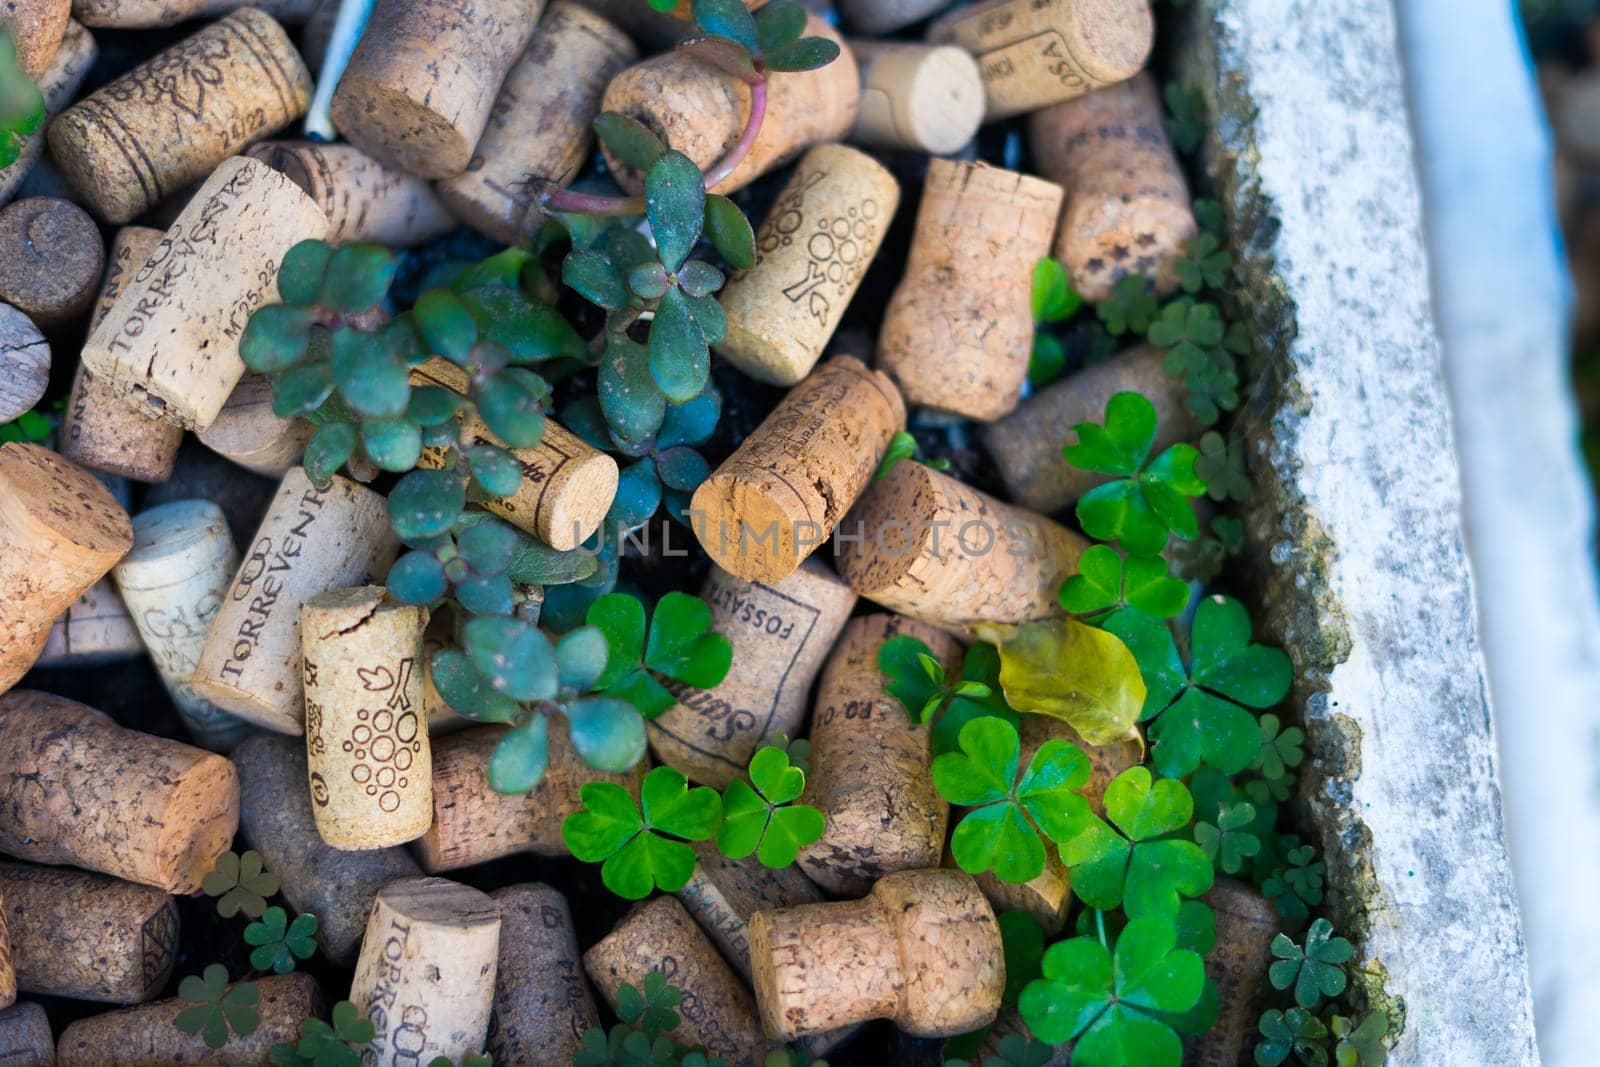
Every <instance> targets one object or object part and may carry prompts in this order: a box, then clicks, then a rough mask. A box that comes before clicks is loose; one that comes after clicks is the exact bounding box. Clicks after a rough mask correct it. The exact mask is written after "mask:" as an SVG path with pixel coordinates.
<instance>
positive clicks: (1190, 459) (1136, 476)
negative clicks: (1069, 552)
mask: <svg viewBox="0 0 1600 1067" xmlns="http://www.w3.org/2000/svg"><path fill="white" fill-rule="evenodd" d="M1073 430H1074V431H1076V433H1077V435H1078V441H1077V443H1076V444H1071V445H1067V446H1066V447H1065V448H1064V449H1062V454H1063V455H1065V456H1066V459H1067V462H1068V463H1071V464H1072V465H1073V466H1074V467H1077V468H1078V469H1080V470H1084V471H1091V472H1094V473H1097V474H1110V475H1115V476H1116V477H1114V478H1113V479H1112V480H1111V481H1109V482H1106V483H1105V484H1103V485H1098V486H1096V487H1095V488H1093V489H1091V490H1089V492H1087V493H1085V494H1084V495H1083V496H1082V497H1080V498H1079V499H1078V504H1077V509H1076V514H1077V516H1078V523H1079V525H1081V526H1082V527H1083V530H1084V532H1085V533H1087V534H1088V535H1089V536H1090V537H1093V538H1095V539H1097V540H1100V541H1117V542H1120V543H1121V545H1122V547H1123V548H1124V549H1126V550H1127V551H1128V552H1129V553H1130V554H1133V555H1143V556H1152V555H1155V554H1156V553H1158V552H1160V551H1161V549H1162V548H1164V547H1165V546H1166V543H1167V535H1168V532H1169V531H1170V532H1171V533H1173V534H1176V535H1177V536H1178V537H1179V538H1181V539H1183V540H1186V541H1192V540H1194V539H1195V538H1196V537H1198V536H1200V523H1199V520H1198V519H1197V518H1196V517H1195V514H1194V508H1193V506H1192V505H1191V504H1190V503H1189V501H1190V499H1191V498H1193V497H1197V496H1199V495H1200V494H1202V493H1204V492H1205V491H1206V486H1205V483H1204V482H1203V481H1201V480H1200V479H1199V477H1198V476H1197V475H1196V474H1195V471H1194V464H1195V459H1196V458H1197V456H1198V455H1199V453H1198V452H1196V451H1195V448H1194V446H1193V445H1186V444H1176V445H1173V446H1171V447H1170V448H1168V449H1166V450H1165V451H1164V452H1162V453H1161V454H1160V455H1157V456H1155V457H1154V458H1151V456H1150V450H1151V448H1152V446H1153V445H1154V444H1155V437H1156V409H1155V405H1154V404H1152V403H1150V401H1149V400H1147V399H1145V398H1144V397H1143V396H1141V395H1140V394H1138V393H1129V392H1123V393H1117V394H1116V395H1115V396H1113V397H1112V398H1111V399H1110V400H1109V401H1107V403H1106V417H1105V424H1104V425H1101V424H1099V423H1093V422H1080V423H1078V424H1077V425H1076V426H1074V427H1073Z"/></svg>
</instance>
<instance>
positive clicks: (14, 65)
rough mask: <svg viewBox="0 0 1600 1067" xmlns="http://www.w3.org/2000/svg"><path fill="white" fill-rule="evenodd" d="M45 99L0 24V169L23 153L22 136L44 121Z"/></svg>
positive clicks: (8, 30)
mask: <svg viewBox="0 0 1600 1067" xmlns="http://www.w3.org/2000/svg"><path fill="white" fill-rule="evenodd" d="M44 118H45V100H44V94H43V93H41V92H40V91H39V87H38V86H37V85H35V84H34V83H33V82H32V80H30V79H29V78H28V77H27V76H26V75H25V74H23V73H22V67H21V65H20V64H19V63H18V62H17V50H16V42H15V41H14V40H13V39H12V37H11V29H10V28H9V27H8V26H0V170H3V169H5V168H6V167H9V166H10V165H11V164H13V163H15V162H16V161H17V159H18V157H19V156H21V154H22V139H23V138H24V137H26V136H28V135H29V134H31V133H34V132H35V131H37V130H38V129H39V127H40V126H41V125H43V123H44Z"/></svg>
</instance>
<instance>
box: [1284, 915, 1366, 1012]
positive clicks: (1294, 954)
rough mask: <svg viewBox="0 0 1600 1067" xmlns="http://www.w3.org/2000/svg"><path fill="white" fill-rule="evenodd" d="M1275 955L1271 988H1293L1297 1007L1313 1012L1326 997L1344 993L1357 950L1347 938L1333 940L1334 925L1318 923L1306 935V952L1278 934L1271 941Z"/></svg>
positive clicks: (1313, 924) (1322, 921)
mask: <svg viewBox="0 0 1600 1067" xmlns="http://www.w3.org/2000/svg"><path fill="white" fill-rule="evenodd" d="M1272 954H1273V955H1274V956H1275V957H1277V962H1275V963H1273V965H1272V967H1271V968H1270V969H1268V971H1267V977H1268V978H1269V979H1270V980H1271V982H1272V988H1274V989H1288V988H1290V987H1291V986H1292V987H1294V1000H1295V1003H1296V1004H1298V1005H1300V1006H1301V1007H1302V1008H1305V1009H1306V1010H1307V1011H1310V1010H1311V1009H1313V1008H1315V1007H1316V1006H1317V1004H1318V1003H1320V1002H1321V1000H1322V998H1323V997H1336V996H1338V995H1339V994H1340V993H1343V992H1344V987H1345V981H1346V980H1345V975H1344V964H1346V963H1349V962H1350V960H1351V958H1352V957H1354V956H1355V949H1354V948H1353V947H1352V946H1351V944H1350V942H1349V941H1346V940H1345V939H1344V938H1342V937H1334V936H1333V923H1331V922H1329V921H1328V920H1327V919H1317V920H1316V921H1315V922H1313V923H1312V924H1311V928H1310V929H1309V930H1307V931H1306V943H1305V946H1304V947H1303V948H1302V947H1301V946H1300V945H1297V944H1295V943H1294V941H1292V940H1291V939H1290V938H1289V935H1287V934H1279V935H1278V936H1277V937H1275V938H1273V939H1272Z"/></svg>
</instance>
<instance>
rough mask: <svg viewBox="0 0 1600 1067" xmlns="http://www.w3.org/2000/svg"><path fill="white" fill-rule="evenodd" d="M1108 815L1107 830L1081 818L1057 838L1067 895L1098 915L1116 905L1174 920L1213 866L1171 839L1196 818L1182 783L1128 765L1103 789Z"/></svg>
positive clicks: (1204, 886) (1206, 885) (1194, 848)
mask: <svg viewBox="0 0 1600 1067" xmlns="http://www.w3.org/2000/svg"><path fill="white" fill-rule="evenodd" d="M1105 810H1106V815H1107V817H1108V818H1109V819H1110V823H1111V825H1108V824H1107V823H1106V822H1105V821H1104V820H1102V819H1100V818H1099V817H1098V816H1096V815H1094V814H1093V812H1092V811H1091V812H1088V813H1087V814H1084V813H1082V812H1079V813H1078V814H1077V816H1076V818H1075V819H1074V820H1073V825H1072V826H1071V827H1070V828H1068V829H1070V830H1071V831H1072V832H1071V833H1070V834H1063V835H1062V838H1057V839H1056V840H1057V845H1058V847H1059V849H1060V853H1061V861H1062V862H1063V863H1065V864H1066V865H1067V866H1068V868H1069V869H1070V873H1071V877H1072V890H1073V892H1074V893H1075V894H1077V896H1078V898H1079V899H1081V900H1082V901H1083V902H1084V903H1085V904H1087V905H1089V906H1090V907H1091V908H1099V909H1101V910H1105V909H1107V908H1114V907H1116V906H1118V905H1119V904H1120V905H1121V906H1122V908H1123V910H1124V911H1125V912H1127V914H1128V915H1129V916H1130V917H1136V916H1141V915H1151V914H1154V915H1165V916H1173V915H1176V914H1177V912H1178V906H1179V900H1180V897H1185V896H1186V897H1197V896H1199V895H1200V894H1202V893H1204V892H1205V891H1206V890H1208V889H1210V888H1211V881H1212V877H1213V873H1212V867H1211V861H1210V860H1208V859H1206V854H1205V853H1204V852H1203V851H1202V850H1201V849H1200V846H1199V845H1196V844H1195V843H1194V842H1192V841H1179V840H1172V839H1170V835H1171V834H1173V833H1176V832H1177V831H1179V830H1182V829H1183V828H1184V827H1185V826H1187V825H1188V824H1189V820H1190V818H1191V817H1192V816H1193V815H1194V798H1193V797H1192V796H1190V794H1189V790H1188V788H1187V787H1186V786H1185V785H1184V784H1183V783H1182V782H1180V781H1177V780H1176V779H1172V778H1163V779H1159V780H1154V781H1153V780H1152V779H1151V777H1150V771H1149V770H1148V769H1147V768H1145V767H1131V768H1129V769H1128V770H1126V771H1123V772H1122V773H1121V774H1119V775H1117V777H1116V778H1114V779H1112V781H1111V784H1110V785H1108V786H1107V787H1106V793H1105ZM1113 826H1115V829H1113V828H1112V827H1113Z"/></svg>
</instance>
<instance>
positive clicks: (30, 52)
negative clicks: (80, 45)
mask: <svg viewBox="0 0 1600 1067" xmlns="http://www.w3.org/2000/svg"><path fill="white" fill-rule="evenodd" d="M71 18H72V0H0V26H4V27H6V28H7V29H9V30H10V31H11V39H12V41H13V42H14V43H15V45H16V49H17V66H18V67H20V68H21V70H22V73H23V75H24V76H25V77H27V78H28V80H29V81H32V80H33V79H35V78H37V77H39V75H41V74H43V73H44V72H45V71H46V70H48V69H50V61H51V60H52V59H54V58H55V55H56V50H57V49H58V48H59V47H60V45H61V37H62V35H63V34H65V33H66V32H67V23H68V21H69V20H70V19H71Z"/></svg>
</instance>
